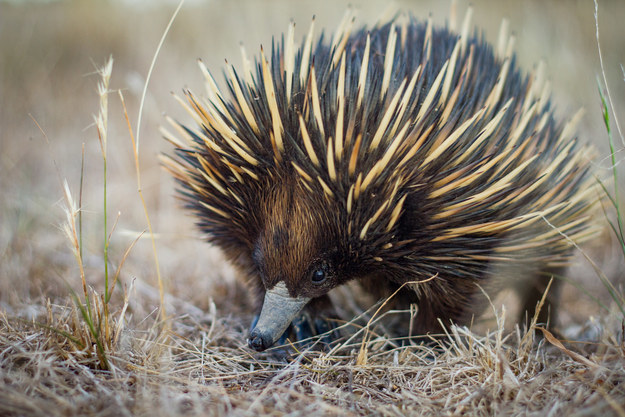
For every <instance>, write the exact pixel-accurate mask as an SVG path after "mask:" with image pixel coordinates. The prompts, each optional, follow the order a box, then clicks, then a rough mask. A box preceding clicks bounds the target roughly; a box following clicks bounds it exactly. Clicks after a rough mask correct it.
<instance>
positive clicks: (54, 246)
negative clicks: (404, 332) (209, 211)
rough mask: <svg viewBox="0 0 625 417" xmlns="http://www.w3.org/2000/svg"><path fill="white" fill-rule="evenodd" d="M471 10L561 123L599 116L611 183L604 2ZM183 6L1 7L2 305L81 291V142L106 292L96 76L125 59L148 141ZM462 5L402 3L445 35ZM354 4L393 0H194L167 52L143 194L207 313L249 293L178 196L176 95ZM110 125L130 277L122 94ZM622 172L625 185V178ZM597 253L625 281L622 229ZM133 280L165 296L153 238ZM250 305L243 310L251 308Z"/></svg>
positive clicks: (624, 102)
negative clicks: (541, 65) (77, 210)
mask: <svg viewBox="0 0 625 417" xmlns="http://www.w3.org/2000/svg"><path fill="white" fill-rule="evenodd" d="M471 4H472V6H473V8H474V15H473V22H474V24H475V25H476V26H477V27H478V28H480V30H482V31H483V33H484V35H485V37H486V38H487V39H488V40H490V41H491V42H494V41H496V40H497V36H498V32H499V26H500V24H501V21H502V19H504V18H506V19H508V20H509V21H510V29H511V31H512V32H513V33H514V34H516V36H517V43H516V51H517V55H518V58H519V63H520V65H521V66H522V67H523V68H524V69H525V70H528V71H529V70H531V69H532V68H534V67H535V66H536V64H537V63H538V62H539V61H541V60H543V61H545V62H546V68H547V75H548V77H549V79H550V80H551V83H552V91H553V100H554V103H555V106H556V108H557V114H558V115H559V116H560V117H561V118H566V117H568V116H571V115H572V114H573V113H575V112H576V111H577V110H578V109H579V108H585V109H586V115H585V117H584V119H583V121H582V123H581V124H580V126H579V132H580V135H581V136H583V137H584V138H586V139H587V140H588V141H590V142H592V143H594V144H595V146H596V148H597V149H598V152H597V153H598V158H597V172H598V176H600V177H601V178H609V177H610V175H611V172H610V171H609V167H610V160H609V150H608V149H609V148H608V139H607V135H606V129H605V127H604V125H603V121H602V114H601V108H600V99H599V94H598V92H597V77H600V75H601V71H600V64H599V57H598V50H597V41H596V37H595V30H596V28H595V18H594V12H595V5H594V3H593V2H592V1H590V0H577V1H575V0H567V1H564V0H561V1H549V2H545V1H542V0H524V1H518V2H502V1H497V0H491V1H486V0H472V2H471ZM176 5H177V2H176V1H173V0H167V1H165V0H163V1H156V0H152V1H149V0H144V1H140V0H136V1H132V0H117V1H113V0H109V1H88V0H73V1H70V0H66V1H18V0H14V1H0V101H1V103H0V149H1V151H0V309H3V310H9V311H13V310H15V311H17V310H19V311H24V309H28V308H35V309H36V308H38V307H33V305H35V306H36V305H38V304H42V303H39V301H35V302H33V301H34V300H42V299H43V297H44V296H45V297H48V296H49V297H52V298H53V299H54V297H62V298H65V297H66V296H67V289H66V286H65V285H64V282H66V283H68V284H69V285H70V286H72V287H74V288H78V287H77V285H78V282H79V281H78V278H79V276H78V272H77V268H76V264H75V261H74V258H73V255H72V252H71V251H70V249H69V246H68V243H67V242H66V238H65V236H64V235H63V233H62V231H61V230H60V224H61V223H62V222H63V220H64V216H65V214H64V213H63V210H62V205H63V201H62V196H63V191H62V180H63V179H67V181H68V182H69V184H70V188H71V190H72V192H73V193H74V195H75V197H76V198H78V190H79V184H80V180H81V160H82V148H83V145H84V165H85V171H84V176H83V183H84V185H83V195H82V207H83V234H84V244H85V253H86V259H87V268H88V277H89V279H90V281H91V283H92V284H93V285H94V286H95V287H97V286H98V285H101V284H98V283H101V282H102V281H101V271H102V268H101V267H102V256H101V250H102V247H103V241H104V232H103V229H102V219H103V215H102V158H101V155H100V144H99V142H98V139H97V134H96V130H95V128H94V127H93V115H94V114H96V113H97V112H98V110H99V103H98V95H97V82H98V81H99V77H98V76H97V74H95V72H96V69H97V68H98V67H100V66H102V65H103V64H104V63H105V61H106V60H107V59H108V58H109V57H110V56H112V57H113V59H114V66H113V74H112V79H111V89H113V90H121V91H122V92H123V94H124V97H125V99H126V103H127V106H128V114H129V117H130V121H131V123H132V127H133V129H134V130H135V132H136V128H137V124H136V123H137V116H138V105H139V101H140V97H141V92H142V89H143V85H144V83H145V80H146V74H147V72H148V68H149V65H150V62H151V60H152V57H153V55H154V53H155V51H156V48H157V44H158V42H159V40H160V38H161V36H162V34H163V32H164V29H165V27H166V25H167V23H168V21H169V19H170V18H171V15H172V13H173V11H174V9H175V8H176ZM450 5H451V2H450V1H440V0H436V1H397V2H395V5H394V7H395V8H396V9H398V10H408V11H410V12H412V13H413V14H414V15H416V16H419V17H423V18H426V17H427V16H429V15H431V16H432V18H433V19H434V21H435V22H436V23H438V24H445V21H446V20H447V19H448V16H449V9H450ZM348 6H351V7H352V8H353V9H354V10H355V11H356V15H357V23H358V24H360V25H364V24H372V23H374V22H375V21H376V20H377V18H379V16H380V15H382V14H383V12H384V11H385V10H386V9H387V7H388V6H387V2H386V1H369V0H367V1H364V0H363V1H359V0H349V1H346V0H331V1H328V0H317V1H314V2H305V1H291V0H264V1H259V0H257V1H251V0H248V1H242V0H237V1H233V0H205V1H201V0H187V1H186V3H185V5H184V7H183V8H182V10H181V12H180V14H179V16H178V17H177V19H176V20H175V22H174V24H173V26H172V29H171V31H170V32H169V33H168V35H167V38H166V39H165V43H164V45H163V48H162V50H161V52H160V54H159V56H158V59H157V62H156V66H155V69H154V73H153V76H152V79H151V82H150V85H149V88H148V91H147V97H146V101H145V109H144V114H143V116H144V117H143V119H142V124H141V138H140V140H141V143H140V161H141V172H142V189H143V192H144V193H145V197H146V199H147V204H148V209H149V211H150V215H151V219H152V222H153V225H154V228H155V231H156V233H157V237H158V239H157V244H158V251H159V260H160V262H161V267H162V270H163V276H164V277H165V279H166V281H167V283H168V288H169V291H170V292H171V294H172V295H173V296H176V297H179V298H181V299H186V300H189V301H190V302H191V303H193V304H194V305H196V306H198V307H200V308H206V306H207V303H208V299H209V297H210V296H212V297H214V298H216V299H217V300H218V301H219V300H221V302H222V303H224V301H223V300H227V299H229V297H238V296H240V295H241V294H232V293H228V294H226V293H224V291H225V292H233V291H240V290H237V289H236V286H232V285H226V286H223V285H221V284H223V282H231V280H232V276H233V274H234V273H233V271H232V270H231V269H230V268H229V266H228V265H227V264H226V263H225V262H224V261H223V260H222V259H221V257H220V254H219V253H217V252H216V251H215V250H213V249H211V248H209V247H208V245H207V244H205V243H202V242H201V240H200V237H199V236H198V234H197V233H196V232H195V230H194V229H193V220H192V219H190V218H189V217H188V216H187V214H186V212H184V211H183V210H182V209H181V208H180V207H179V205H178V203H177V202H176V200H175V197H174V195H175V193H174V184H173V181H171V179H170V178H169V176H168V175H167V174H166V173H165V172H164V171H163V170H162V169H161V168H160V166H159V163H158V158H157V157H158V155H159V153H161V152H169V151H170V149H171V148H170V145H169V144H168V143H167V142H166V141H164V140H163V139H162V137H161V135H160V133H159V131H158V129H159V126H160V125H162V124H165V118H164V115H171V116H173V117H175V118H180V119H182V120H184V121H187V122H190V118H189V117H188V116H187V115H186V114H184V112H183V111H182V110H181V109H180V107H179V105H178V104H177V103H176V102H175V100H174V99H173V98H172V96H171V92H172V91H173V92H176V93H181V91H182V89H183V88H186V87H188V88H190V89H191V90H192V91H194V92H196V93H203V78H202V75H201V73H200V71H199V69H198V67H197V63H196V60H197V58H202V59H203V61H204V62H205V63H206V64H207V66H208V68H209V69H211V71H212V72H213V75H214V76H215V78H216V79H218V81H219V82H220V83H221V82H222V78H223V77H222V76H221V71H222V67H223V63H224V59H227V60H228V61H229V62H232V63H234V64H235V66H238V65H239V64H240V62H241V61H240V52H239V44H240V43H243V44H244V45H245V47H246V49H247V51H248V54H249V55H255V54H257V53H258V51H259V46H260V45H261V44H262V45H270V44H271V39H272V35H280V34H281V33H282V32H283V31H286V28H287V26H288V24H289V21H290V20H294V21H295V22H296V25H297V26H296V39H298V40H301V39H302V37H303V36H304V34H305V33H306V32H307V30H308V26H309V24H310V21H311V19H312V17H313V16H316V22H317V23H316V27H317V33H319V30H320V29H321V28H325V30H326V31H328V32H332V31H333V30H334V29H335V28H336V26H337V24H338V22H339V21H340V19H341V17H342V16H343V14H344V12H345V10H346V9H347V7H348ZM467 7H468V2H466V1H462V0H459V1H458V2H457V9H458V16H459V19H462V17H463V16H464V13H465V11H466V9H467ZM598 16H599V25H600V27H599V30H600V41H601V48H602V51H603V56H604V66H605V71H606V76H607V79H608V84H609V87H610V89H611V94H612V98H613V99H614V106H615V110H616V113H617V115H620V117H621V123H623V124H625V81H624V80H623V72H622V71H623V70H622V67H621V64H623V63H625V27H624V22H625V1H622V0H612V1H606V0H604V1H600V2H599V7H598ZM222 85H223V84H222ZM612 120H613V118H612ZM37 124H38V125H39V126H40V127H41V130H40V129H39V127H38V126H37ZM622 127H623V128H625V126H622ZM108 129H109V130H108V141H109V143H108V164H109V165H108V167H109V169H108V207H109V226H111V225H112V224H113V223H114V222H115V219H116V218H118V219H119V221H118V224H117V226H116V230H115V232H114V233H113V235H112V241H111V262H112V264H114V265H116V264H117V263H118V262H119V261H120V260H121V259H122V257H123V253H124V251H125V249H126V248H127V247H128V245H129V244H130V243H131V242H132V240H134V239H135V238H136V236H137V235H138V233H140V232H141V231H143V230H144V229H145V228H146V221H145V217H144V214H143V209H142V206H141V202H140V199H139V195H138V193H137V184H136V175H135V166H134V160H133V154H132V145H131V141H130V135H129V132H128V128H127V125H126V121H125V118H124V114H123V110H122V107H121V105H120V100H119V98H118V96H117V94H111V95H110V97H109V125H108ZM613 130H615V127H614V126H613ZM44 134H45V137H44ZM46 137H47V140H46ZM616 143H617V149H621V151H620V152H619V153H618V160H623V159H624V157H625V152H622V149H623V144H622V143H621V142H620V139H618V137H617V138H616ZM620 173H621V174H625V169H623V168H621V170H620ZM622 176H623V175H622ZM622 182H625V178H622ZM118 213H119V217H118ZM587 251H588V253H589V254H590V255H591V256H592V257H593V258H594V259H595V260H596V261H597V263H598V264H599V265H601V266H602V268H603V270H604V271H605V273H606V274H607V275H608V276H609V277H611V278H613V279H617V278H619V277H620V279H621V281H620V282H621V283H622V282H623V281H622V276H623V272H622V271H623V270H625V266H624V265H623V259H622V256H621V257H620V258H619V256H618V250H617V248H616V245H615V244H614V242H613V241H612V239H611V238H610V235H609V233H605V234H604V235H603V236H602V237H601V238H600V239H599V240H598V242H596V243H595V244H594V245H589V246H588V247H587ZM580 258H581V257H580ZM573 269H574V274H573V275H574V276H575V279H579V280H581V281H582V282H583V285H584V286H585V287H586V288H588V289H589V290H590V291H600V288H601V284H600V283H599V282H598V279H597V278H596V275H595V274H594V273H593V272H592V270H591V268H590V267H589V266H588V264H587V263H585V262H584V261H583V260H580V261H579V262H578V263H576V265H575V266H574V267H573ZM131 278H133V279H136V280H137V282H141V283H144V284H145V285H143V286H141V285H138V287H137V288H139V289H141V288H143V290H141V291H143V292H144V294H147V296H153V295H154V293H153V292H150V291H151V289H153V288H154V286H155V282H156V279H155V273H154V266H153V262H152V254H151V245H150V242H149V239H146V238H142V239H141V240H140V241H139V243H138V244H137V246H136V247H135V249H134V250H133V253H132V255H131V257H130V258H129V260H128V261H127V263H126V265H125V266H124V273H123V274H122V280H123V281H124V282H125V283H127V282H128V281H129V279H131ZM216 283H217V284H216ZM218 284H219V285H221V286H219V287H218V288H216V285H218ZM220 291H221V292H220ZM571 291H572V290H569V292H571ZM571 294H572V295H571ZM571 294H570V295H569V296H568V297H569V299H570V300H573V302H576V300H577V298H576V297H578V298H579V299H580V300H581V301H580V302H584V303H585V304H584V306H587V308H588V309H587V310H586V309H579V308H578V306H579V304H577V303H576V304H575V306H576V307H575V308H573V309H571V310H573V311H571V312H569V314H570V315H569V319H570V320H573V321H576V320H577V318H576V317H575V314H579V313H580V311H581V316H580V319H581V318H583V317H584V316H586V317H587V314H588V313H587V312H592V311H594V310H593V308H594V307H593V303H592V302H588V299H587V297H586V298H585V297H583V296H580V295H579V293H572V292H571ZM222 296H223V297H222ZM583 300H586V301H583ZM157 301H158V300H157V299H156V298H154V303H155V305H157V304H156V303H157ZM237 304H241V306H242V308H245V302H244V301H241V303H237ZM221 305H223V304H221ZM218 306H220V304H219V303H218ZM595 307H596V305H595ZM230 309H232V307H230Z"/></svg>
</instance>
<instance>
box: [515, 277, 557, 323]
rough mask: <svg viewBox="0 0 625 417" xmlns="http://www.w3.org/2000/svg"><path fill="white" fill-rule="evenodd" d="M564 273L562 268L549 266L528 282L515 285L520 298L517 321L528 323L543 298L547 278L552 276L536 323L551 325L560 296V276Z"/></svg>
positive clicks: (547, 283) (547, 281)
mask: <svg viewBox="0 0 625 417" xmlns="http://www.w3.org/2000/svg"><path fill="white" fill-rule="evenodd" d="M563 273H564V268H551V269H547V270H546V271H545V272H543V273H539V274H536V275H535V276H534V277H532V278H531V279H530V280H529V282H528V281H527V280H526V281H525V282H522V283H520V284H519V285H517V292H518V293H519V296H520V298H521V310H520V312H519V323H529V322H531V320H532V319H533V318H534V314H535V312H536V307H537V306H538V304H539V303H540V300H541V299H542V298H543V295H544V293H545V291H546V289H547V286H548V285H549V280H550V279H551V277H553V278H554V279H553V281H552V282H551V287H550V288H549V292H548V293H547V296H546V298H545V304H544V305H543V306H542V308H541V309H540V311H539V312H538V319H537V321H536V322H537V323H541V324H547V323H550V324H552V325H553V323H554V321H555V319H556V317H557V315H556V307H557V304H558V299H559V297H560V288H561V287H562V285H561V280H560V277H561V276H562V275H563Z"/></svg>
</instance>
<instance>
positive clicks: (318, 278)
mask: <svg viewBox="0 0 625 417" xmlns="http://www.w3.org/2000/svg"><path fill="white" fill-rule="evenodd" d="M326 277H327V274H326V271H324V270H323V269H322V268H319V269H316V270H315V271H314V272H313V273H312V276H311V278H310V279H311V280H312V282H313V283H315V284H321V283H322V282H323V281H325V280H326Z"/></svg>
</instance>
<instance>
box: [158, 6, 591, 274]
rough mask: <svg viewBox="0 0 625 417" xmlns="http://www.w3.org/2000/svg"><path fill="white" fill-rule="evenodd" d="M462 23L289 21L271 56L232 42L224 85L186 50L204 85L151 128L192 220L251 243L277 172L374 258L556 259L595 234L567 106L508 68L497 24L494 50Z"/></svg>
mask: <svg viewBox="0 0 625 417" xmlns="http://www.w3.org/2000/svg"><path fill="white" fill-rule="evenodd" d="M470 28H471V26H470V23H469V19H466V20H465V22H464V24H463V27H462V28H461V30H460V32H459V33H455V32H452V31H450V30H448V29H446V28H436V27H434V26H433V25H432V22H431V21H427V22H420V21H417V20H416V19H415V18H413V17H412V16H405V15H402V16H399V17H398V18H395V19H393V20H392V21H390V22H386V23H380V24H378V25H377V26H375V27H373V28H372V29H370V30H366V29H355V28H354V19H353V18H351V16H347V17H346V18H345V19H344V20H343V22H342V23H341V24H340V25H339V28H338V29H337V31H336V32H335V34H334V35H333V36H332V37H331V39H327V36H325V35H324V34H322V35H321V36H320V37H319V38H318V39H317V38H316V37H315V22H314V20H313V23H312V24H311V26H310V29H309V31H308V34H307V35H306V36H305V37H304V40H303V42H302V44H301V45H300V46H299V48H296V46H295V43H294V36H295V34H294V33H295V26H294V24H293V23H291V25H290V26H289V29H288V31H287V33H286V35H283V37H282V40H281V41H280V42H278V43H274V44H273V45H272V51H271V55H269V60H268V59H267V57H266V56H265V52H264V51H263V50H262V48H261V53H260V57H257V58H256V60H255V61H254V64H253V65H252V64H251V63H250V61H249V59H248V58H247V56H246V55H245V53H244V51H243V66H242V69H241V70H240V71H239V72H237V71H235V69H234V67H232V66H231V65H228V66H227V68H226V82H227V90H228V94H229V95H228V96H226V95H224V93H223V92H222V91H221V90H220V89H219V88H218V87H217V83H216V82H215V80H214V79H213V77H212V75H211V74H210V72H209V71H208V70H207V68H206V67H205V66H204V64H203V63H201V62H200V68H201V70H202V72H203V73H204V76H205V79H206V87H207V92H208V94H207V97H206V98H200V97H197V96H194V95H193V94H191V92H189V91H185V96H186V100H183V99H182V98H179V97H177V99H178V101H179V102H180V103H181V104H182V105H183V106H184V107H185V108H186V109H187V110H188V113H189V114H190V115H191V116H192V118H193V119H194V120H195V122H196V124H197V126H198V127H189V126H184V125H182V124H180V123H178V122H176V121H173V120H170V122H171V125H172V126H173V128H174V129H175V131H176V134H172V133H170V132H168V131H166V130H163V132H164V135H165V136H166V138H167V139H168V140H170V141H171V142H172V143H173V144H174V145H175V146H176V148H177V150H176V154H177V157H174V158H171V157H165V158H164V161H165V166H166V168H167V169H168V170H169V171H171V173H172V174H173V175H174V176H175V178H176V179H177V180H178V182H179V184H180V185H181V187H182V194H183V198H184V199H185V201H186V202H187V204H188V205H189V206H190V207H191V208H192V209H193V210H194V211H195V212H197V214H198V215H199V218H200V226H201V227H202V229H203V230H204V231H206V232H207V234H208V236H209V238H210V239H212V240H213V241H215V242H216V243H217V244H222V245H226V244H232V241H231V240H232V239H238V242H237V243H239V244H241V245H242V246H248V247H249V246H252V245H253V239H254V237H253V235H254V234H255V233H258V230H259V229H260V228H262V224H259V223H261V222H262V220H259V219H261V217H262V216H261V215H250V213H257V211H258V210H259V207H258V201H257V200H258V198H256V197H254V196H258V195H259V193H263V192H264V190H267V189H268V188H270V187H273V186H275V185H276V184H279V183H281V182H284V181H285V178H291V179H294V180H295V181H294V182H296V183H297V184H298V186H300V187H302V188H303V189H305V190H306V191H307V193H306V195H309V196H310V203H311V204H312V202H313V201H315V202H317V203H318V202H319V201H322V202H323V204H324V205H326V206H327V208H328V210H326V212H327V216H334V217H333V219H332V223H333V224H336V225H339V226H337V227H342V228H343V229H345V230H348V231H349V241H350V244H355V245H357V244H359V242H360V243H363V242H366V243H367V245H369V247H371V245H372V244H374V246H376V247H375V250H376V253H377V254H378V256H379V257H382V258H384V257H385V256H388V257H393V256H394V254H398V253H400V252H401V256H403V257H408V258H410V257H415V258H416V257H417V256H418V261H419V263H420V265H421V266H422V267H423V269H424V270H428V269H429V271H430V272H432V273H435V272H436V270H437V265H439V264H440V263H441V262H449V263H450V264H453V265H458V268H465V269H470V268H471V265H473V264H478V263H480V262H483V261H491V260H502V261H506V260H515V259H522V260H523V261H524V262H528V261H530V260H532V259H533V260H536V261H537V262H540V263H542V264H545V265H550V266H551V265H553V266H555V265H560V264H563V263H566V261H567V259H568V257H569V255H570V252H571V251H570V246H571V244H572V242H580V241H583V240H585V239H588V238H589V237H591V236H592V235H593V234H594V233H595V232H596V230H595V229H594V228H593V227H591V226H590V224H589V213H588V210H589V209H590V207H591V206H592V205H593V203H592V201H594V200H595V199H596V193H595V192H594V187H595V185H594V180H593V179H592V178H591V176H590V175H589V174H588V171H589V163H588V161H587V159H586V158H587V154H588V152H587V148H586V147H585V146H582V145H581V144H580V143H579V141H578V139H577V138H576V137H575V136H574V131H575V124H576V123H577V121H578V119H579V115H576V116H575V117H574V118H573V119H572V120H570V121H569V122H568V123H565V124H559V123H556V122H555V121H554V118H553V115H552V110H551V108H550V102H549V85H548V83H546V82H545V81H544V77H543V75H542V73H540V72H536V73H534V74H531V75H529V76H525V75H523V74H522V73H521V72H520V71H519V70H518V69H517V66H516V64H515V56H514V54H513V52H512V44H513V39H512V38H510V37H508V36H507V34H506V33H503V31H502V35H501V38H500V40H499V42H498V45H497V47H496V50H493V48H492V47H491V46H490V45H488V44H487V43H485V42H484V41H483V39H481V38H480V37H478V36H477V35H476V34H470V31H471V30H470ZM315 39H317V40H316V41H315ZM301 203H302V204H307V203H306V202H305V201H303V202H301ZM413 219H418V223H419V225H420V226H419V228H418V229H419V230H414V229H415V228H414V227H409V226H410V225H411V224H412V223H413ZM233 237H234V238H233ZM228 239H230V241H228ZM400 241H401V242H402V244H401V245H399V246H402V247H403V248H402V249H401V250H398V251H396V252H394V251H395V250H396V249H397V248H398V246H393V245H392V243H394V242H395V243H397V242H400ZM389 244H391V245H389ZM545 248H548V250H545ZM411 251H412V252H411ZM467 272H468V273H470V272H471V271H466V270H465V271H460V272H459V273H467Z"/></svg>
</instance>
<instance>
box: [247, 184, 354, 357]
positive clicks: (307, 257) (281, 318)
mask: <svg viewBox="0 0 625 417" xmlns="http://www.w3.org/2000/svg"><path fill="white" fill-rule="evenodd" d="M265 196H266V197H268V198H265V201H263V202H262V203H261V207H259V210H260V211H261V212H263V216H262V218H263V219H264V222H263V224H262V225H261V226H260V231H259V233H258V238H257V240H256V242H254V249H253V253H252V259H253V261H254V264H255V267H256V270H257V273H258V275H259V276H260V278H261V280H262V282H263V285H264V287H265V290H266V294H265V299H264V302H263V309H262V312H261V315H260V318H259V320H258V323H257V325H256V327H255V328H254V329H253V331H252V332H251V334H250V338H249V345H250V347H252V348H254V349H256V350H264V349H266V348H268V347H270V346H271V345H273V344H274V343H275V341H276V340H278V339H279V338H280V336H281V335H282V333H283V332H284V331H285V330H286V329H287V327H288V326H289V324H290V323H291V321H292V320H293V319H294V318H295V316H297V315H298V313H299V312H300V311H301V310H302V308H304V306H305V305H306V304H307V303H308V302H309V301H310V300H311V299H312V298H315V297H319V296H322V295H324V294H326V293H327V292H328V291H330V290H331V289H332V288H334V287H336V286H339V285H341V284H343V283H344V282H345V281H347V280H349V279H351V278H354V277H356V276H357V275H358V274H359V269H360V268H359V267H360V266H361V265H359V264H358V263H356V262H352V261H351V260H354V261H355V260H356V259H357V258H358V256H357V255H356V254H355V253H352V254H351V256H350V248H349V245H345V242H346V240H345V239H343V238H342V236H341V229H340V228H339V227H338V224H339V223H340V217H341V216H340V213H339V212H337V211H336V210H334V211H328V210H327V207H323V205H324V204H322V203H323V202H325V201H323V202H320V201H318V199H314V198H311V195H310V192H308V191H307V190H305V189H303V188H302V187H300V186H298V185H297V183H295V182H290V181H287V182H286V183H282V184H281V185H279V186H277V187H275V188H274V189H273V190H272V192H268V193H266V194H265Z"/></svg>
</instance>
